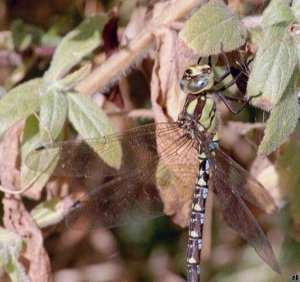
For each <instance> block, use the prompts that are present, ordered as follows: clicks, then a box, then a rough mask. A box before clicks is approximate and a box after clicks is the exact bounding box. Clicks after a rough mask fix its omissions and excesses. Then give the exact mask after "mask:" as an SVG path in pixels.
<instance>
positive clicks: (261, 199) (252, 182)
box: [213, 150, 277, 213]
mask: <svg viewBox="0 0 300 282" xmlns="http://www.w3.org/2000/svg"><path fill="white" fill-rule="evenodd" d="M213 162H214V171H215V172H214V173H213V174H214V178H215V179H216V181H217V182H218V183H220V185H221V187H222V185H228V184H226V183H230V188H231V189H232V190H235V191H237V192H238V193H239V195H240V196H241V197H242V198H243V199H244V200H246V201H247V202H249V203H251V204H253V205H255V206H257V207H258V208H260V209H261V210H262V211H264V212H267V213H271V212H274V211H275V210H277V207H276V205H275V202H274V200H273V198H272V196H271V195H270V193H269V192H268V191H267V190H266V189H265V188H264V187H263V186H262V185H261V184H260V183H259V182H258V181H257V180H256V179H255V178H254V177H253V176H251V175H250V174H249V172H247V171H246V170H245V169H244V168H243V167H242V166H240V165H239V164H238V163H237V162H235V161H234V160H233V159H232V158H230V157H229V156H228V155H227V154H225V153H224V152H223V151H222V150H217V152H216V156H215V158H214V161H213ZM225 182H226V183H225Z"/></svg>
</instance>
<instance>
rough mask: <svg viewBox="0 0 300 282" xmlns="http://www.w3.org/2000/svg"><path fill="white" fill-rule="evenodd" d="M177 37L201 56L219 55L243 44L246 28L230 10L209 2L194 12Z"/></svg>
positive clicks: (220, 4)
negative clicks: (222, 51)
mask: <svg viewBox="0 0 300 282" xmlns="http://www.w3.org/2000/svg"><path fill="white" fill-rule="evenodd" d="M179 36H180V37H181V38H182V39H183V40H184V41H185V42H186V43H187V44H188V46H189V47H191V48H192V49H194V50H195V51H196V52H197V53H199V54H200V55H201V56H207V55H210V54H219V53H220V52H221V44H222V45H223V49H224V51H225V52H228V51H232V50H235V49H237V48H239V47H240V46H241V45H243V44H244V43H245V39H246V28H245V26H244V25H243V24H242V23H241V22H240V21H239V20H238V18H237V17H236V16H235V15H234V14H233V13H232V11H231V10H229V9H228V7H227V6H226V5H225V4H224V3H223V2H219V1H211V2H209V3H208V4H207V5H205V6H203V7H202V8H201V9H200V10H199V11H198V12H196V13H195V14H194V15H193V16H192V17H191V18H190V19H189V20H188V21H187V23H186V25H185V27H184V28H183V30H182V31H181V32H180V34H179Z"/></svg>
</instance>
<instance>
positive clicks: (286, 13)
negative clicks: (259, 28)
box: [263, 0, 295, 28]
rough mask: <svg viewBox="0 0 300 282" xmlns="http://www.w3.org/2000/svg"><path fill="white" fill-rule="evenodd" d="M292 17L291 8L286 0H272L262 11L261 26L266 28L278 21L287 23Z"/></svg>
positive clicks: (278, 22)
mask: <svg viewBox="0 0 300 282" xmlns="http://www.w3.org/2000/svg"><path fill="white" fill-rule="evenodd" d="M294 19H295V17H294V15H293V12H292V9H291V8H290V6H289V4H288V2H287V1H285V0H273V1H271V3H270V5H269V6H268V7H267V8H266V9H265V11H264V15H263V26H264V27H265V28H267V27H270V26H273V25H276V24H280V23H289V22H291V21H293V20H294Z"/></svg>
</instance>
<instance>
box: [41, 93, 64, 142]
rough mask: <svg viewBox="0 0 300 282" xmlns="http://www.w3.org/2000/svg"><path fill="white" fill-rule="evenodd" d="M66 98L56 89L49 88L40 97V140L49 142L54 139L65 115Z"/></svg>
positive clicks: (61, 126)
mask: <svg viewBox="0 0 300 282" xmlns="http://www.w3.org/2000/svg"><path fill="white" fill-rule="evenodd" d="M67 109H68V104H67V99H66V97H65V96H64V95H63V93H62V92H61V91H59V90H58V89H51V90H48V91H46V92H45V94H44V95H42V97H41V108H40V129H39V131H40V136H39V137H40V140H41V142H42V143H50V142H51V141H53V140H55V139H56V138H57V137H58V136H59V134H60V132H61V130H62V128H63V126H64V123H65V120H66V117H67Z"/></svg>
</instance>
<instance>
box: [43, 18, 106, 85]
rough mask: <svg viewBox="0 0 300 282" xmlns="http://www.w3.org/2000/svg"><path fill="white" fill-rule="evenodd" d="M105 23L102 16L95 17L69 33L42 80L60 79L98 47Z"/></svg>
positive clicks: (58, 48)
mask: <svg viewBox="0 0 300 282" xmlns="http://www.w3.org/2000/svg"><path fill="white" fill-rule="evenodd" d="M106 21H107V19H106V17H105V16H103V15H99V16H95V17H92V18H90V19H87V20H85V21H84V22H82V23H81V24H80V25H79V26H78V27H77V28H75V29H74V30H73V31H71V32H69V33H68V34H67V35H66V36H65V37H64V38H63V39H62V41H61V42H60V44H59V46H58V47H57V49H56V51H55V54H54V56H53V59H52V61H51V65H50V68H49V69H48V71H47V72H46V73H45V75H44V79H45V80H46V81H54V80H57V79H59V78H62V76H63V75H65V74H66V73H67V72H68V71H69V70H70V69H71V68H72V67H74V66H75V65H77V64H78V63H79V62H80V61H81V60H82V58H83V57H85V56H86V55H88V54H90V53H91V52H92V51H93V50H94V49H95V48H96V47H98V46H99V44H100V43H101V41H102V31H103V28H104V25H105V23H106Z"/></svg>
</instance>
